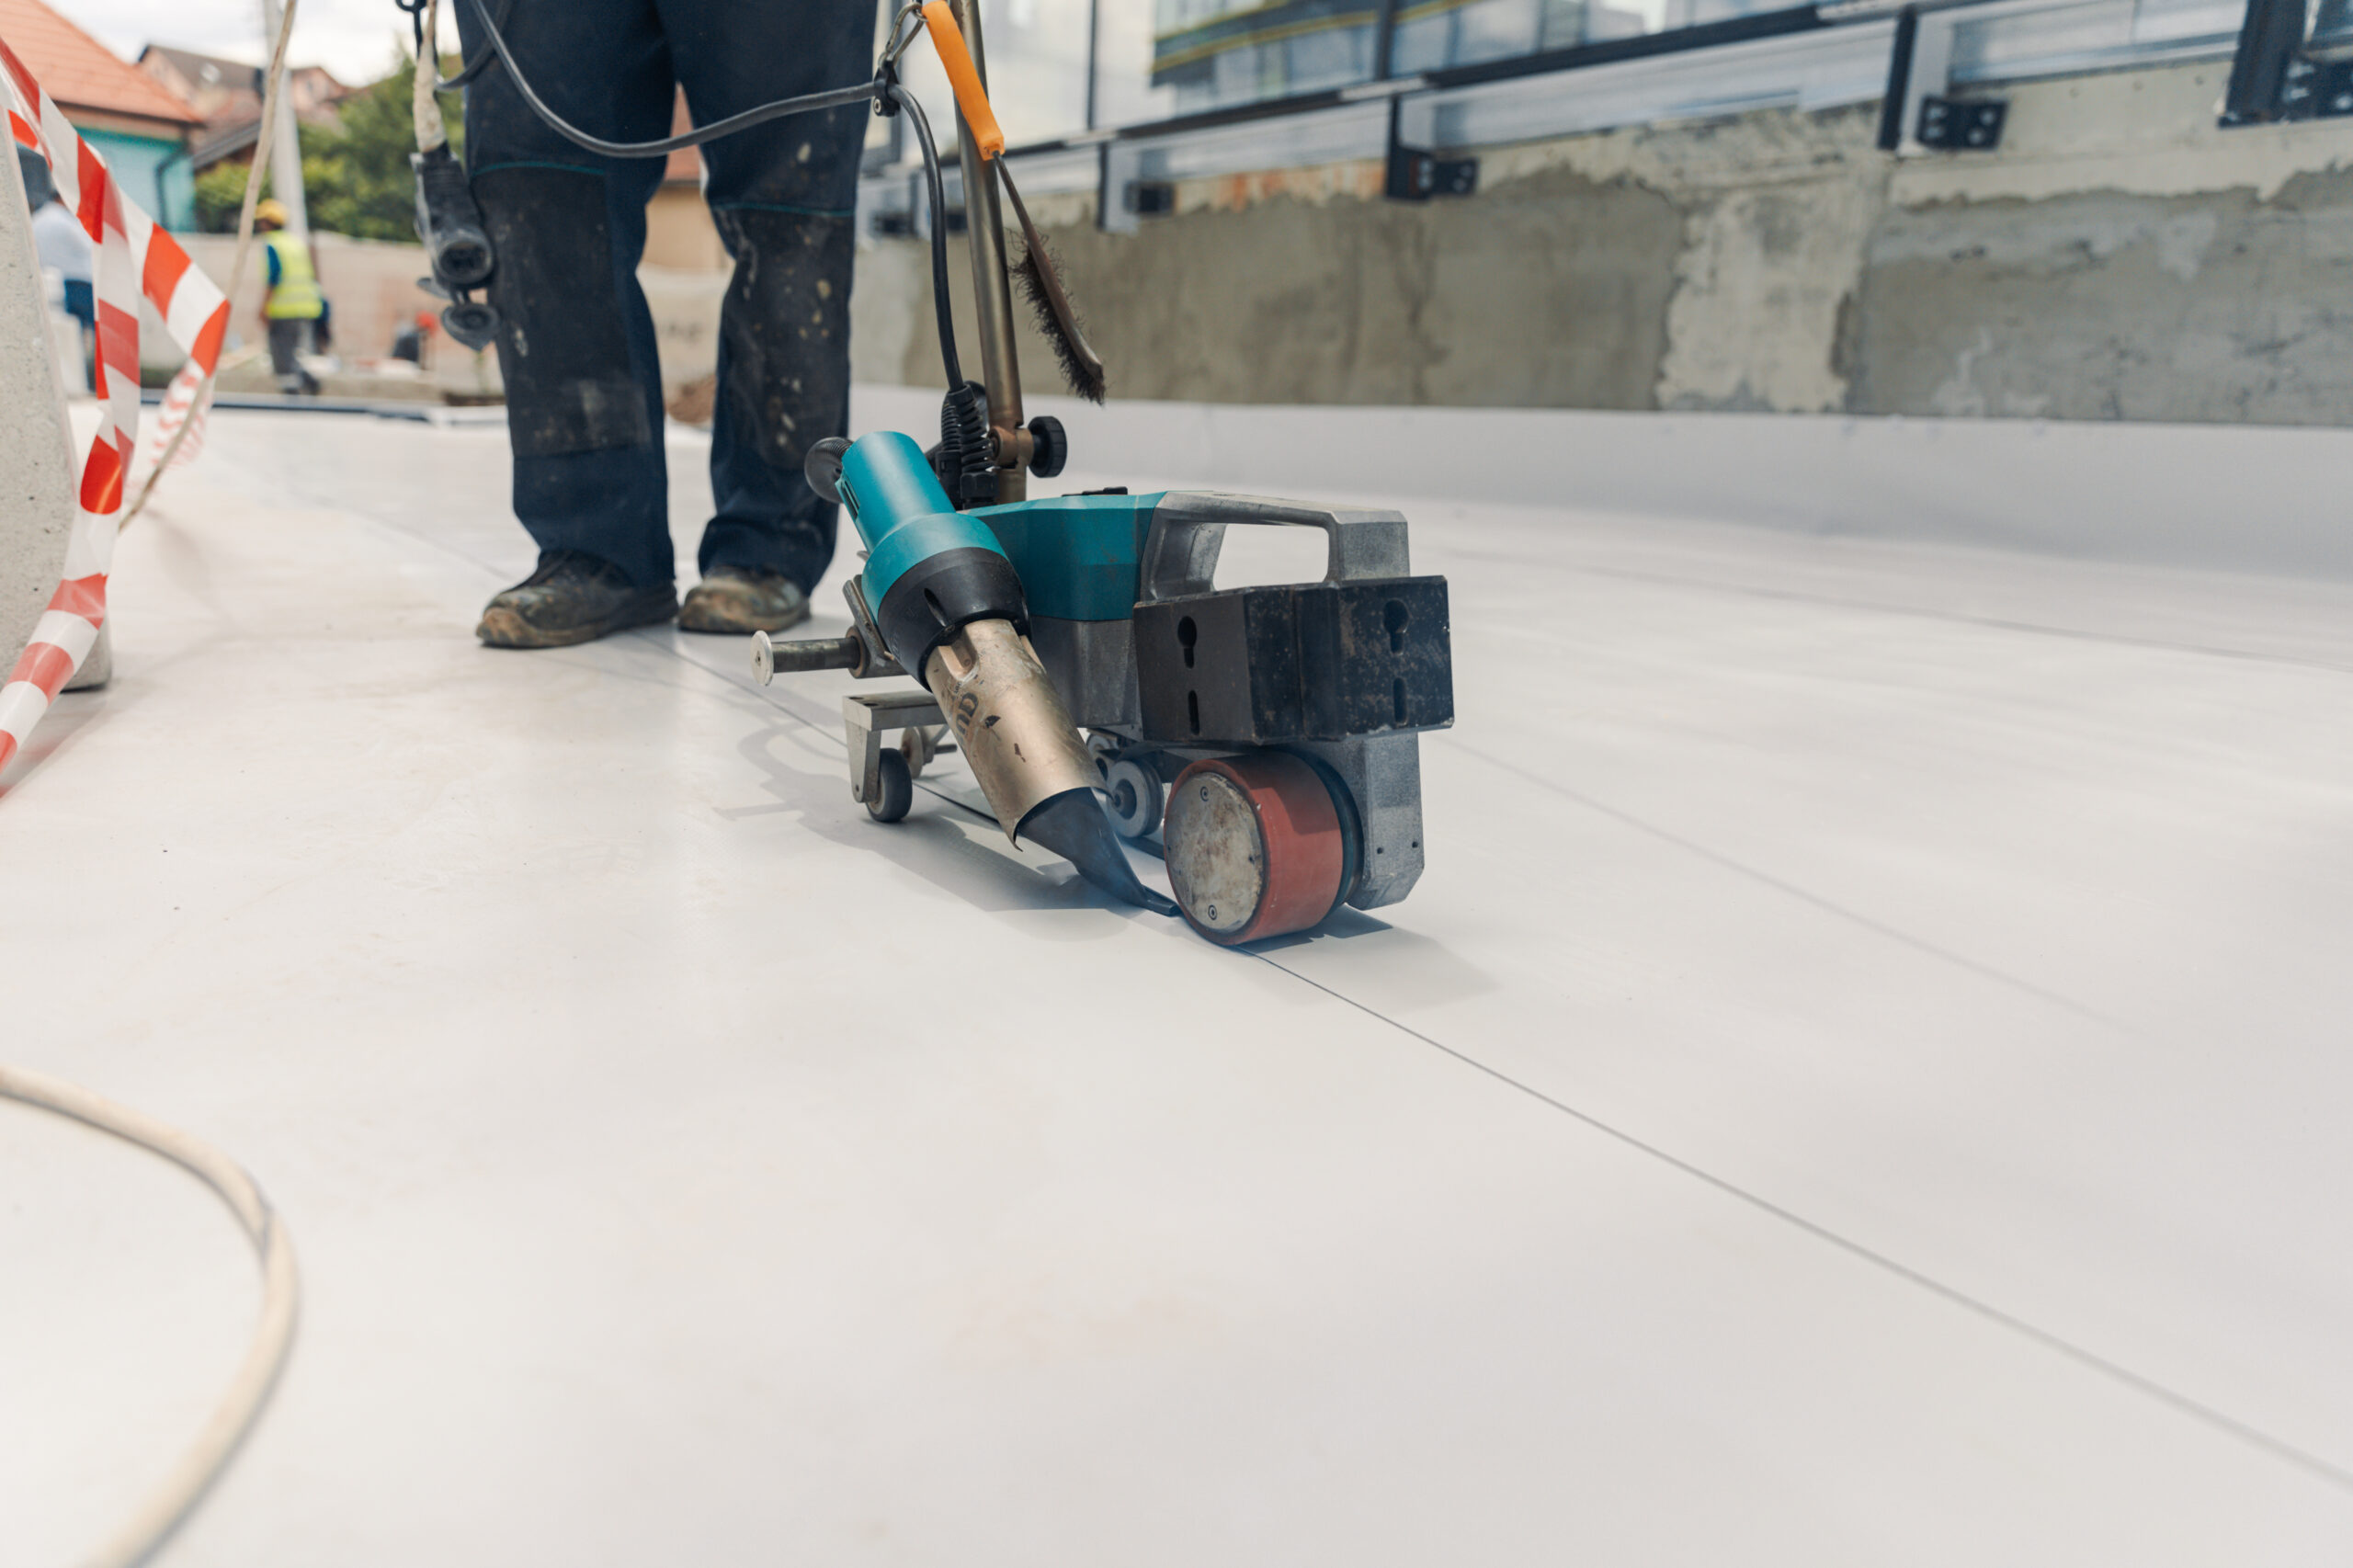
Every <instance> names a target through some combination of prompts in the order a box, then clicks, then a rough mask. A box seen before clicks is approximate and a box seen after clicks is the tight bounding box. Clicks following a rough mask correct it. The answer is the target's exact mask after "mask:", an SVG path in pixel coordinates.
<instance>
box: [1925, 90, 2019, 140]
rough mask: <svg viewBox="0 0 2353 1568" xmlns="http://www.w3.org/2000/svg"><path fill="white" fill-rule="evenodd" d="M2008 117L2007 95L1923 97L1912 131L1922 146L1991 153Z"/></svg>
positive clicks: (2008, 103)
mask: <svg viewBox="0 0 2353 1568" xmlns="http://www.w3.org/2000/svg"><path fill="white" fill-rule="evenodd" d="M2009 117H2010V101H2009V100H2008V99H2007V98H1969V99H1954V98H1939V97H1924V98H1922V99H1921V100H1920V123H1919V126H1918V128H1917V129H1916V131H1915V135H1917V136H1918V138H1919V141H1920V145H1921V146H1923V147H1933V148H1935V149H1937V150H1938V152H1944V153H1990V152H1992V151H1993V150H1994V149H1995V148H1996V147H1998V146H2000V145H2001V144H2002V125H2003V122H2004V121H2005V120H2006V119H2009Z"/></svg>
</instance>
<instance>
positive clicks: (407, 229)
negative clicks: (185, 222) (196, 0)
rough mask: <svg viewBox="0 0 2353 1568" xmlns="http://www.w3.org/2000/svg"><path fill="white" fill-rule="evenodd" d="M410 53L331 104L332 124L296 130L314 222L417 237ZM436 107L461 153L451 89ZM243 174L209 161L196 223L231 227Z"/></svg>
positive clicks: (459, 119)
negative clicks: (382, 74) (387, 71)
mask: <svg viewBox="0 0 2353 1568" xmlns="http://www.w3.org/2000/svg"><path fill="white" fill-rule="evenodd" d="M412 59H413V57H411V56H408V55H406V54H404V55H403V57H402V59H401V62H400V63H399V64H398V65H397V66H396V67H395V68H394V69H393V71H392V74H390V75H388V76H386V77H384V78H383V79H382V80H381V81H380V82H377V83H375V84H374V85H370V86H366V87H362V88H360V89H359V90H358V91H357V92H355V93H353V94H351V95H350V96H349V97H346V98H344V99H343V100H342V101H341V102H339V103H337V104H336V105H335V115H336V118H337V119H339V120H340V121H341V124H340V126H339V127H338V128H335V129H328V128H324V127H320V126H310V125H305V126H302V127H301V131H300V138H301V144H302V193H303V196H304V199H305V200H306V201H307V203H308V205H309V207H310V211H311V226H312V227H313V228H314V229H324V230H326V231H328V232H329V233H338V234H350V235H352V236H354V237H355V238H358V239H363V240H414V239H415V238H416V176H415V175H414V174H413V173H411V172H410V169H409V165H408V155H409V154H410V153H413V152H415V151H416V124H415V119H414V118H413V115H414V111H413V108H412V105H411V99H410V92H411V87H412V83H413V79H414V71H415V67H414V65H413V64H412ZM457 68H458V61H457V59H456V58H455V57H454V56H452V57H450V58H449V59H446V60H444V61H443V62H442V64H441V70H442V74H444V75H448V74H450V73H452V72H454V71H456V70H457ZM441 113H442V116H443V119H444V121H445V122H446V124H447V125H448V127H449V148H450V151H452V152H454V153H457V154H458V155H459V156H460V157H463V156H464V155H465V117H464V114H463V113H462V112H461V111H460V108H459V105H458V100H457V97H456V96H455V95H454V94H444V95H442V98H441ZM246 173H247V171H246V169H245V168H244V165H238V164H216V165H213V166H212V167H211V168H209V169H207V170H205V171H204V173H203V174H202V175H200V176H198V177H197V182H196V221H197V227H198V228H199V229H203V230H206V231H208V232H210V233H233V232H234V231H235V229H236V227H237V211H238V208H239V205H240V204H241V203H242V202H243V201H244V198H245V179H246Z"/></svg>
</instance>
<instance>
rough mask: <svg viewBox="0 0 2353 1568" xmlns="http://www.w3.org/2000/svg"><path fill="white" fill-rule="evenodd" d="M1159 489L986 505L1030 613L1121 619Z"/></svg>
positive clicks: (1135, 583) (983, 510)
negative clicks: (1019, 580)
mask: <svg viewBox="0 0 2353 1568" xmlns="http://www.w3.org/2000/svg"><path fill="white" fill-rule="evenodd" d="M1160 500H1161V497H1160V495H1159V494H1150V495H1056V496H1053V497H1051V498H1050V499H1047V500H1042V501H1016V502H1012V503H1009V504H1007V505H1006V506H983V507H980V508H978V509H977V510H975V511H973V512H972V513H970V514H968V515H969V516H971V517H977V518H979V519H980V520H981V521H983V522H984V523H986V524H987V525H988V527H989V528H990V530H991V531H992V532H993V533H994V534H995V538H996V542H997V544H998V545H999V547H1000V548H1002V549H1003V550H1004V551H1005V553H1006V557H1007V558H1008V559H1009V560H1011V561H1012V562H1013V569H1014V571H1015V572H1016V573H1017V574H1019V575H1020V578H1021V591H1022V593H1023V595H1024V596H1025V597H1027V598H1028V600H1029V613H1030V614H1031V615H1033V616H1045V617H1048V618H1050V619H1055V620H1126V619H1130V618H1131V616H1133V615H1134V613H1135V608H1136V598H1137V596H1138V594H1139V593H1140V592H1141V591H1142V589H1141V568H1140V566H1139V564H1138V563H1139V562H1141V561H1142V556H1143V544H1144V536H1145V534H1146V533H1147V532H1148V531H1149V530H1150V528H1152V514H1153V510H1154V507H1156V506H1159V505H1160Z"/></svg>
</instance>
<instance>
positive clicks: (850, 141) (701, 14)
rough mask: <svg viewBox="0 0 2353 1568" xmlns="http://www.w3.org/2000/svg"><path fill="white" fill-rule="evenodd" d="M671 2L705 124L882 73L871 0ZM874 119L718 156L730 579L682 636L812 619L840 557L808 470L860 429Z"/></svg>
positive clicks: (772, 135)
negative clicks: (825, 450)
mask: <svg viewBox="0 0 2353 1568" xmlns="http://www.w3.org/2000/svg"><path fill="white" fill-rule="evenodd" d="M660 4H661V8H662V20H663V27H664V28H665V31H666V32H667V34H668V36H669V40H670V50H671V54H672V58H673V59H674V60H675V62H676V68H677V73H678V80H679V81H680V83H681V84H683V85H684V86H685V87H686V90H687V103H688V108H690V109H692V110H693V112H694V118H695V121H696V123H697V124H708V123H710V121H712V120H716V119H722V118H724V117H725V116H727V115H731V114H735V113H739V112H741V111H742V110H744V109H747V108H753V107H755V106H756V105H758V104H761V103H766V102H767V101H769V100H771V99H774V98H779V97H790V96H791V95H794V94H799V93H810V92H817V91H821V90H823V89H824V88H828V87H839V86H846V85H852V84H855V83H857V82H859V81H862V80H864V79H865V78H867V77H868V76H870V75H871V74H873V69H874V59H873V51H874V7H873V6H871V5H870V4H861V3H860V0H660ZM871 118H872V112H871V110H870V109H869V108H866V107H864V106H862V105H853V106H851V107H849V108H839V109H834V110H830V111H828V112H826V113H824V114H817V115H800V116H795V117H793V118H791V119H779V120H773V121H770V122H769V123H768V124H767V125H763V126H759V127H756V128H755V129H753V130H751V131H745V132H744V133H742V134H740V135H736V136H731V137H727V138H725V139H723V140H722V141H719V142H712V143H710V145H708V146H706V147H705V148H704V149H703V154H704V158H705V160H706V166H707V178H706V182H705V195H706V196H707V197H708V198H709V199H710V209H711V216H712V218H713V220H714V221H715V222H717V223H718V225H719V233H720V236H721V238H722V239H723V240H724V241H725V242H726V244H727V249H728V253H729V254H730V255H731V256H733V257H734V258H735V276H734V279H733V282H732V283H731V284H730V285H729V287H728V290H727V298H726V303H725V305H724V306H723V307H722V312H721V315H720V342H719V397H718V405H717V412H716V416H715V422H714V425H713V426H712V430H711V450H710V479H711V490H712V495H713V500H714V502H715V504H716V506H715V512H714V515H713V517H711V520H710V526H709V527H708V528H705V529H704V530H703V537H702V548H701V551H700V552H699V560H700V562H701V566H702V569H703V572H704V574H705V575H706V577H707V578H713V574H716V577H715V578H714V580H713V581H712V582H711V583H710V585H709V586H707V587H705V588H699V589H698V590H697V592H696V593H695V594H692V595H689V604H688V608H687V609H686V610H682V612H681V618H680V619H681V624H682V625H689V626H701V625H703V623H704V622H705V621H708V622H709V624H708V626H707V627H705V628H704V629H707V630H712V631H720V630H748V629H749V627H750V626H752V625H755V624H757V625H767V624H769V623H770V622H772V621H773V622H775V623H777V624H786V623H789V621H790V620H797V619H800V618H801V616H802V615H804V614H806V613H807V612H806V591H807V590H808V589H809V588H811V587H812V586H813V585H815V584H816V581H817V579H818V578H819V577H820V576H821V575H823V574H824V570H825V567H826V565H827V563H828V562H831V561H832V559H833V554H834V528H835V511H836V508H835V506H833V505H831V504H830V503H826V502H821V501H820V500H818V498H817V497H816V495H815V494H813V493H812V492H811V490H810V489H809V486H808V483H807V482H806V481H805V480H804V479H803V478H802V477H801V461H802V460H803V459H804V458H805V457H806V456H807V454H808V450H809V449H810V448H811V447H812V446H813V445H815V444H816V443H817V442H818V441H820V440H822V439H824V437H828V436H838V435H841V434H843V433H844V431H845V429H846V427H847V424H848V420H849V289H850V272H851V266H852V261H853V257H854V254H855V246H856V225H855V222H854V218H853V213H854V210H855V208H856V206H857V201H858V152H859V148H860V147H861V145H862V144H863V143H864V141H865V138H866V129H867V126H868V124H869V123H870V120H871ZM730 569H732V570H730ZM729 579H733V581H730V580H729ZM714 595H716V598H715V599H714ZM705 601H710V602H705ZM739 623H740V624H739Z"/></svg>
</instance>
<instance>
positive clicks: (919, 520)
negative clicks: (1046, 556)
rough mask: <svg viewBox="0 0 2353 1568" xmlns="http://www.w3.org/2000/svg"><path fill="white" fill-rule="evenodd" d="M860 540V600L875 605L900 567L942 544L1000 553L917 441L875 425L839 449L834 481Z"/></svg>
mask: <svg viewBox="0 0 2353 1568" xmlns="http://www.w3.org/2000/svg"><path fill="white" fill-rule="evenodd" d="M835 488H836V489H838V490H839V491H840V492H841V497H842V506H843V507H844V508H845V509H846V510H847V511H848V513H849V520H850V523H851V525H852V526H853V527H855V528H857V529H858V538H859V539H860V540H863V541H865V544H866V567H865V569H864V571H862V572H861V573H860V574H859V575H860V576H861V577H863V578H864V579H865V583H866V602H867V603H868V604H870V605H879V604H881V602H882V601H883V599H884V598H885V597H888V596H889V594H890V592H891V589H892V586H893V585H896V584H897V582H898V581H899V579H900V578H901V577H902V576H904V575H905V574H906V572H907V569H908V568H909V567H911V566H915V565H918V564H920V563H921V562H925V561H927V560H929V559H930V558H931V557H933V556H935V555H938V554H940V553H941V552H943V551H950V550H988V551H995V552H996V553H997V554H999V555H1003V554H1005V553H1006V552H1005V551H1003V550H1002V549H1000V548H999V547H998V545H997V542H996V536H995V534H993V533H991V532H990V531H989V530H988V529H987V528H983V527H982V526H981V525H980V524H979V523H977V522H975V521H973V520H972V514H971V513H969V512H960V511H958V510H957V509H956V508H955V506H953V505H951V504H950V503H949V499H948V492H947V491H945V490H942V489H941V488H940V487H939V479H938V475H936V474H934V473H933V472H931V464H930V463H928V462H926V460H924V455H923V449H922V448H921V447H918V446H916V445H915V441H914V440H913V439H912V438H911V437H906V436H903V435H901V434H900V433H899V432H898V431H896V430H881V431H877V432H876V433H875V434H873V435H871V436H867V437H861V438H860V439H858V440H856V441H853V442H851V443H850V448H849V450H847V452H844V453H843V454H842V476H841V479H840V481H839V483H837V484H836V486H835Z"/></svg>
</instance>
